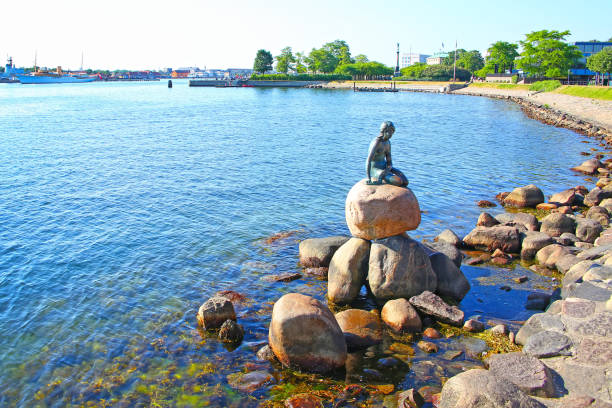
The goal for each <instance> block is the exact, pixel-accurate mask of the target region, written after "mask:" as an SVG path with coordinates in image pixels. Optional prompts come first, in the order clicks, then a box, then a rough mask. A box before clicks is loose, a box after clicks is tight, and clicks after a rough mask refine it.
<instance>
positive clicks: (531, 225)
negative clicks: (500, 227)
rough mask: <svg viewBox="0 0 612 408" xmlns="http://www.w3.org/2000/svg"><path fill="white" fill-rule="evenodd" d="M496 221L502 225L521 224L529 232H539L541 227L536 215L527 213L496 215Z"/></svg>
mask: <svg viewBox="0 0 612 408" xmlns="http://www.w3.org/2000/svg"><path fill="white" fill-rule="evenodd" d="M495 219H496V220H497V221H499V222H500V224H520V225H522V226H524V227H525V228H526V229H527V231H537V230H538V228H539V227H540V223H539V222H538V219H537V218H536V217H535V216H534V215H532V214H527V213H521V212H519V213H508V212H507V213H501V214H498V215H496V216H495Z"/></svg>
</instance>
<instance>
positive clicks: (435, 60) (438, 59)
mask: <svg viewBox="0 0 612 408" xmlns="http://www.w3.org/2000/svg"><path fill="white" fill-rule="evenodd" d="M446 57H448V53H446V52H441V51H440V52H436V53H435V54H434V55H432V56H431V57H427V59H426V62H427V65H440V64H442V61H444V59H445V58H446Z"/></svg>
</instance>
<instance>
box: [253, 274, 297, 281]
mask: <svg viewBox="0 0 612 408" xmlns="http://www.w3.org/2000/svg"><path fill="white" fill-rule="evenodd" d="M301 277H302V274H301V273H297V272H285V273H279V274H278V275H268V276H264V277H263V280H265V281H266V282H291V281H294V280H296V279H300V278H301Z"/></svg>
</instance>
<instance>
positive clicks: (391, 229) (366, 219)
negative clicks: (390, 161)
mask: <svg viewBox="0 0 612 408" xmlns="http://www.w3.org/2000/svg"><path fill="white" fill-rule="evenodd" d="M345 215H346V223H347V224H348V227H349V230H350V231H351V234H352V235H353V236H355V237H358V238H363V239H367V240H373V239H381V238H387V237H391V236H394V235H398V234H401V233H403V232H405V231H411V230H414V229H416V228H417V227H418V226H419V224H420V223H421V210H420V208H419V202H418V201H417V199H416V197H415V196H414V194H413V193H412V190H410V189H409V188H403V187H397V186H393V185H390V184H382V185H368V184H366V183H365V179H364V180H361V181H359V182H358V183H357V184H355V185H354V186H353V188H351V190H350V191H349V193H348V195H347V197H346V206H345Z"/></svg>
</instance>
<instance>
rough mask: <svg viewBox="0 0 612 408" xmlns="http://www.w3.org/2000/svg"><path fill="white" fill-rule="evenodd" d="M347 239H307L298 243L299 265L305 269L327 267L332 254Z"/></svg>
mask: <svg viewBox="0 0 612 408" xmlns="http://www.w3.org/2000/svg"><path fill="white" fill-rule="evenodd" d="M348 240H349V237H343V236H337V237H326V238H308V239H305V240H304V241H302V242H300V248H299V251H300V264H301V265H302V266H303V267H305V268H319V267H327V266H329V262H330V261H331V259H332V257H333V256H334V253H335V252H336V250H337V249H338V248H340V247H341V246H342V245H343V244H344V243H345V242H346V241H348Z"/></svg>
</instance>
